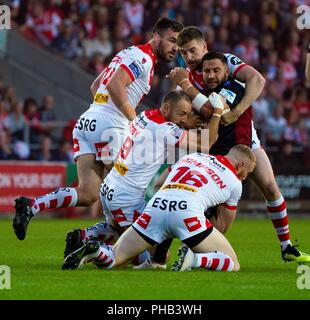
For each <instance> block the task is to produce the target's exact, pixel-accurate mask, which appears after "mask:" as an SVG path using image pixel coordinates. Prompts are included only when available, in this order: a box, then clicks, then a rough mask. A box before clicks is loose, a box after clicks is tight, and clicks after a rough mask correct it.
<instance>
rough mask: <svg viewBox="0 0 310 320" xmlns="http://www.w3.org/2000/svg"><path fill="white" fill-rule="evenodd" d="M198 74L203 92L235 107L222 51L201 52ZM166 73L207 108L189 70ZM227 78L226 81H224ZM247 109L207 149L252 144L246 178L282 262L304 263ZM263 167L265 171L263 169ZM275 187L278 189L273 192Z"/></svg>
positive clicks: (202, 109)
mask: <svg viewBox="0 0 310 320" xmlns="http://www.w3.org/2000/svg"><path fill="white" fill-rule="evenodd" d="M202 74H203V81H204V83H205V89H206V94H209V93H210V92H212V91H215V92H221V93H222V94H223V95H224V96H225V97H226V98H227V103H228V104H229V100H231V101H234V102H235V104H237V106H238V103H239V102H238V99H237V91H238V90H237V91H235V92H233V90H232V89H233V86H232V83H233V82H232V80H231V79H229V78H228V74H229V70H228V67H227V62H226V59H225V56H224V55H223V54H219V53H207V54H206V55H204V57H203V58H202ZM170 76H171V77H172V78H173V79H174V81H175V82H176V83H178V84H181V87H182V89H183V90H185V91H186V92H187V93H188V94H189V95H190V96H191V98H192V99H194V100H195V99H196V97H197V95H201V99H200V100H198V102H199V103H200V105H201V107H200V110H199V111H200V114H207V113H208V109H209V107H208V105H207V99H205V98H204V100H205V102H203V100H202V96H203V95H202V93H199V91H198V90H197V89H196V88H195V87H194V86H193V85H192V82H191V81H190V77H189V72H188V71H186V70H185V69H181V68H179V69H175V70H173V71H171V73H170ZM185 79H187V81H186V80H185ZM227 80H229V81H228V82H227ZM229 84H230V85H231V87H230V88H229V87H228V88H225V86H229ZM230 89H231V90H230ZM241 92H242V91H240V92H239V99H240V98H241V95H240V94H241ZM243 94H244V93H243ZM204 97H205V96H204ZM194 100H193V101H194ZM230 103H231V102H230ZM234 108H236V106H235V105H234V103H232V105H231V110H232V112H233V110H234ZM250 108H251V107H249V108H247V109H246V110H245V112H243V113H242V114H241V115H240V116H239V117H238V118H237V120H236V121H235V122H233V123H231V124H229V125H228V126H227V127H225V126H224V127H220V129H219V139H218V141H217V143H216V144H215V145H214V146H213V150H211V152H216V153H218V152H219V153H221V154H225V153H226V151H225V149H227V148H228V149H227V150H229V148H230V147H231V146H232V145H233V143H242V140H244V144H249V143H251V144H252V150H253V149H254V150H253V151H254V153H255V154H256V158H257V166H256V168H255V170H254V172H253V173H252V174H251V175H250V176H249V179H250V180H251V181H253V182H254V183H255V184H256V186H258V188H259V189H260V190H261V191H262V193H263V195H264V196H265V199H266V202H267V208H268V213H269V215H270V218H271V220H272V222H273V225H274V228H275V230H276V232H277V235H278V238H279V240H280V243H281V248H282V258H283V260H285V261H296V262H297V263H305V262H307V263H308V262H310V256H309V255H308V254H305V253H302V252H300V251H299V250H297V248H296V247H294V246H292V244H291V241H290V234H289V225H288V216H287V213H286V205H285V201H284V199H283V197H282V196H281V194H280V192H279V189H278V186H277V184H276V182H275V178H274V175H273V171H272V168H271V165H270V162H269V159H268V157H267V155H266V153H265V152H264V150H263V149H262V148H259V149H257V148H253V140H255V139H254V138H253V137H252V133H253V130H251V129H250V126H251V125H250V124H251V123H252V118H251V109H250ZM247 113H248V114H247ZM221 148H223V149H224V150H221ZM266 159H267V160H266ZM257 167H258V168H257ZM264 168H265V171H264V170H263V169H264ZM270 168H271V169H270ZM266 175H267V176H268V177H269V181H271V180H274V183H275V187H274V189H273V193H271V191H270V192H269V193H268V192H267V190H268V187H269V188H271V186H268V185H266V184H267V181H268V179H266ZM270 183H271V182H270ZM276 190H278V191H277V192H276ZM263 191H264V192H263ZM278 194H280V196H279V199H275V198H276V197H277V196H278ZM223 218H225V217H223ZM224 229H226V230H227V227H224Z"/></svg>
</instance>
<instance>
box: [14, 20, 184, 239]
mask: <svg viewBox="0 0 310 320" xmlns="http://www.w3.org/2000/svg"><path fill="white" fill-rule="evenodd" d="M182 29H183V25H182V24H181V23H180V22H178V21H176V20H171V19H168V18H161V19H159V20H158V21H157V22H156V24H155V26H154V29H153V37H152V39H151V40H150V41H149V42H148V43H146V44H144V45H140V46H132V47H129V48H127V49H124V50H122V51H121V52H119V53H118V54H117V55H116V56H115V57H114V58H113V60H112V62H111V63H110V64H109V66H108V67H107V68H105V69H104V70H103V71H102V72H101V74H100V75H99V76H98V77H97V79H96V80H95V81H94V83H93V84H92V86H91V91H92V94H93V96H94V100H93V102H92V104H91V105H90V108H89V109H88V110H87V111H86V112H85V113H83V114H82V115H81V117H80V118H79V120H78V121H77V123H76V126H75V128H74V130H73V149H74V158H75V160H76V163H77V173H78V180H79V186H78V187H77V188H70V187H65V188H60V189H57V190H55V191H53V192H51V193H49V194H45V195H43V196H41V197H38V198H36V199H28V198H25V197H20V198H18V199H16V200H15V209H16V214H15V217H14V219H13V229H14V231H15V234H16V236H17V238H18V239H20V240H23V239H24V238H25V236H26V230H27V226H28V224H29V222H30V219H31V218H32V217H33V216H34V215H36V214H38V213H39V212H41V211H43V210H45V209H48V208H68V207H75V206H91V205H92V204H94V203H95V202H96V201H97V199H98V196H99V193H98V190H99V187H100V184H101V182H102V179H103V176H104V170H105V169H106V170H108V171H109V170H110V169H111V167H112V166H113V161H115V159H116V157H117V155H118V152H119V149H120V147H121V146H122V144H123V142H124V138H125V137H126V136H127V134H128V132H129V131H128V130H129V123H130V122H131V121H132V120H133V119H134V118H135V117H136V112H135V108H136V106H137V105H138V104H139V103H140V101H141V99H142V98H143V97H144V96H145V95H147V94H148V92H149V91H150V89H151V85H152V78H153V75H154V67H155V64H156V62H158V61H165V62H171V61H172V60H173V59H174V58H175V56H176V53H177V44H176V39H177V35H178V33H179V32H180V31H181V30H182Z"/></svg>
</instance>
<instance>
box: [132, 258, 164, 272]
mask: <svg viewBox="0 0 310 320" xmlns="http://www.w3.org/2000/svg"><path fill="white" fill-rule="evenodd" d="M133 269H135V270H146V269H163V270H166V269H167V265H166V264H160V263H157V262H154V261H153V260H152V259H150V258H148V259H146V260H145V261H144V262H142V263H141V264H139V265H138V266H135V267H133Z"/></svg>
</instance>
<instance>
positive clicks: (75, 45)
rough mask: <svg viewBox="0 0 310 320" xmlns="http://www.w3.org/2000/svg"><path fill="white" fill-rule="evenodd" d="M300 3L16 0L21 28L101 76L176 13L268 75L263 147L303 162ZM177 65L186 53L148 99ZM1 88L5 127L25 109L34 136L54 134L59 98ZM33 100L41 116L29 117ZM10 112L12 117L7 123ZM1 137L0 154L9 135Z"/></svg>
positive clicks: (260, 103)
mask: <svg viewBox="0 0 310 320" xmlns="http://www.w3.org/2000/svg"><path fill="white" fill-rule="evenodd" d="M300 4H308V5H310V1H309V0H286V1H281V0H261V1H260V0H162V1H159V0H144V1H143V0H142V1H139V0H127V1H117V0H79V1H77V0H45V1H38V0H24V1H21V0H12V1H11V7H12V18H13V21H14V24H15V27H18V28H19V29H20V30H21V32H22V33H23V35H24V36H25V37H27V38H28V39H29V40H31V41H33V42H35V43H37V44H38V45H40V46H42V47H45V48H46V49H47V50H50V51H52V52H54V53H55V54H56V55H59V56H60V57H63V58H64V59H68V60H72V61H74V63H77V64H79V65H80V66H81V67H82V68H84V69H86V70H87V71H89V72H90V73H92V74H93V75H94V77H95V76H96V75H97V74H98V73H99V72H100V71H101V70H103V68H104V67H105V66H106V65H107V64H108V63H109V62H110V60H111V58H112V57H113V55H115V54H116V53H117V52H119V51H120V50H122V49H123V48H125V47H127V46H129V45H132V44H141V43H143V42H146V41H148V39H149V38H150V34H151V31H152V26H153V24H154V22H155V21H156V20H157V19H158V18H159V17H161V16H168V17H170V18H176V19H178V20H180V21H182V22H183V23H184V25H185V26H188V25H195V26H197V27H198V28H199V29H200V30H201V31H203V33H204V34H205V37H206V40H207V44H208V49H209V50H216V51H220V52H225V53H226V52H230V53H233V54H235V55H237V56H238V57H239V58H241V59H242V60H243V61H245V62H246V63H248V64H250V65H251V66H253V67H255V68H256V69H257V70H259V71H260V72H261V73H262V74H263V75H264V77H265V78H266V80H267V82H266V86H265V90H264V92H263V94H262V95H261V97H260V98H259V99H258V100H257V101H256V102H255V103H254V104H253V110H254V116H255V126H256V128H257V129H258V133H259V136H260V138H261V140H262V142H263V145H264V147H266V148H267V150H270V152H272V151H276V152H275V153H274V155H275V157H272V158H274V161H277V160H276V159H277V157H278V156H279V155H280V154H281V156H282V157H283V155H284V156H285V157H295V156H297V157H298V161H299V162H300V163H302V164H303V165H306V166H309V167H310V160H308V159H309V146H310V97H309V88H307V87H306V85H305V77H304V66H305V57H306V52H307V47H308V44H309V41H310V35H309V31H308V30H306V29H304V30H298V29H297V27H296V19H297V14H296V8H297V6H298V5H300ZM176 65H177V66H184V65H185V63H184V61H183V60H182V58H181V56H180V55H179V56H178V57H177V60H176V61H175V62H173V63H171V64H170V65H168V66H167V65H158V67H157V71H156V75H155V77H154V80H153V87H152V90H151V92H150V94H149V95H148V97H147V100H146V101H147V104H148V105H150V106H152V107H154V106H158V105H159V104H160V99H161V97H162V96H163V94H164V93H165V92H166V91H167V90H168V89H169V83H168V81H167V80H165V79H164V76H165V75H166V74H167V72H168V70H169V68H172V67H174V66H176ZM2 91H3V93H1V100H0V134H1V132H3V127H6V126H11V125H12V118H13V117H17V116H16V115H17V114H20V115H21V116H20V117H21V118H20V120H19V125H20V126H22V123H23V122H27V121H28V122H29V121H32V122H33V121H37V120H34V119H36V117H37V118H38V123H40V125H39V126H38V127H35V126H31V130H37V131H38V130H39V132H40V134H39V135H37V134H36V135H35V138H36V139H37V138H38V137H40V139H41V141H43V140H45V139H50V140H51V134H50V132H51V130H52V128H50V127H49V126H46V123H48V122H49V121H50V120H55V119H53V116H52V112H50V111H44V110H45V108H48V107H46V104H49V103H50V102H46V100H47V101H49V100H51V99H53V98H52V97H44V98H43V101H42V106H41V108H38V104H37V102H35V101H33V99H27V100H25V101H24V102H16V101H14V102H13V101H10V103H11V106H10V107H8V102H7V101H8V99H11V98H10V96H11V95H12V91H14V88H11V87H8V88H6V89H5V90H2ZM33 104H35V108H36V109H37V111H36V113H35V114H37V116H34V119H33V118H31V119H30V118H29V117H31V116H29V112H30V113H31V110H32V109H34V107H33ZM29 110H30V111H29ZM5 114H8V116H7V119H6V120H5V121H4V124H3V119H4V115H5ZM9 119H11V120H9ZM46 119H48V120H46ZM16 125H17V124H15V126H16ZM1 126H2V129H1ZM30 135H31V133H30ZM1 136H3V133H2V134H1ZM11 136H12V137H11V139H14V138H15V137H16V135H14V134H13V133H12V132H11ZM42 137H43V138H44V139H43V138H42ZM16 139H17V138H16ZM2 140H3V137H2V138H1V141H2ZM46 141H47V140H46ZM37 142H38V141H37ZM0 143H1V144H0V150H1V151H0V158H1V157H2V156H1V153H2V154H3V152H4V151H3V141H2V142H0ZM43 143H46V144H48V143H50V142H43ZM4 146H5V147H8V144H6V143H4ZM42 149H44V148H42ZM40 152H41V153H42V154H44V153H45V152H44V151H43V150H41V151H40ZM40 152H39V154H40ZM31 157H33V156H31ZM36 157H40V155H38V156H36Z"/></svg>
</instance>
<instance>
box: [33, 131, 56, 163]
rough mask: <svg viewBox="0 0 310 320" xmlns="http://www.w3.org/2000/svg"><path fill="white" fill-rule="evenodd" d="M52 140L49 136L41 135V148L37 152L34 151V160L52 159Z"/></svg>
mask: <svg viewBox="0 0 310 320" xmlns="http://www.w3.org/2000/svg"><path fill="white" fill-rule="evenodd" d="M51 147H52V141H51V139H50V137H48V136H45V135H43V136H41V140H40V148H39V150H37V151H36V152H33V160H39V161H51V160H52V153H51Z"/></svg>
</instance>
